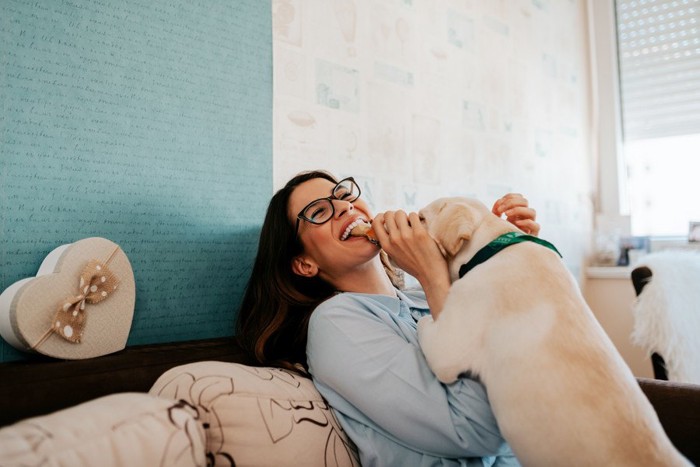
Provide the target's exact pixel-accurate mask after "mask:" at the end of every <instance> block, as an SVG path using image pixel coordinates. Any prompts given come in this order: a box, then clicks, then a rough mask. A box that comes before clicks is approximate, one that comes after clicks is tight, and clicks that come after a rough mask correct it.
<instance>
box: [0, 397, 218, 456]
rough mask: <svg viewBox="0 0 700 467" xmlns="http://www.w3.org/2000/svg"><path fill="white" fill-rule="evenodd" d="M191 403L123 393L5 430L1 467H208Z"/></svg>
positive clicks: (1, 436) (0, 449) (201, 432)
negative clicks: (165, 466) (34, 466)
mask: <svg viewBox="0 0 700 467" xmlns="http://www.w3.org/2000/svg"><path fill="white" fill-rule="evenodd" d="M197 417H198V415H197V411H196V409H195V408H194V407H192V406H190V405H189V404H187V403H186V402H183V401H178V402H175V401H173V400H169V399H160V398H157V397H154V396H151V395H148V394H140V393H120V394H113V395H110V396H105V397H101V398H99V399H94V400H92V401H89V402H85V403H83V404H80V405H76V406H74V407H70V408H68V409H64V410H60V411H57V412H54V413H51V414H49V415H43V416H40V417H33V418H28V419H26V420H22V421H20V422H17V423H15V424H14V425H10V426H8V427H5V428H3V429H0V465H2V466H21V465H22V466H25V465H54V466H71V467H80V466H86V467H87V466H95V465H99V466H105V467H110V466H114V467H117V466H124V465H128V466H153V465H155V466H158V465H167V466H178V467H185V466H204V465H206V457H205V450H204V442H205V440H204V430H203V429H202V426H201V424H199V423H198V422H197Z"/></svg>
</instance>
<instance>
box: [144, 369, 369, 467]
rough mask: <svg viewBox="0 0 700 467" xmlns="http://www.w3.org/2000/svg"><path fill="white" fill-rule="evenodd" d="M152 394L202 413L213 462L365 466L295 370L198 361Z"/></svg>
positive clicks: (170, 376)
mask: <svg viewBox="0 0 700 467" xmlns="http://www.w3.org/2000/svg"><path fill="white" fill-rule="evenodd" d="M150 392H151V394H156V395H158V396H159V397H170V398H173V399H183V400H185V401H187V402H189V403H190V404H192V405H194V406H195V407H196V408H197V409H198V411H199V414H200V416H201V418H202V422H203V424H204V428H205V430H206V432H207V434H206V439H207V447H206V450H207V457H208V458H209V463H210V464H213V465H244V466H299V465H304V466H329V467H330V466H359V465H360V464H359V460H358V456H357V451H356V449H355V446H354V445H353V444H352V443H351V441H350V440H349V439H348V437H347V435H346V434H345V432H344V431H343V430H342V428H341V427H340V425H339V424H338V421H337V420H336V418H335V416H334V415H333V413H332V412H331V410H330V408H329V407H328V405H327V404H326V402H325V401H324V400H323V398H322V397H321V395H320V394H319V393H318V391H317V390H316V388H315V387H314V385H313V383H312V382H311V380H310V379H308V378H305V377H302V376H300V375H297V374H295V373H293V372H289V371H285V370H281V369H277V368H257V367H250V366H246V365H241V364H238V363H225V362H197V363H191V364H188V365H182V366H178V367H175V368H173V369H171V370H169V371H167V372H165V373H164V374H163V375H162V376H161V377H160V378H159V379H158V381H156V383H155V384H154V385H153V387H152V388H151V391H150Z"/></svg>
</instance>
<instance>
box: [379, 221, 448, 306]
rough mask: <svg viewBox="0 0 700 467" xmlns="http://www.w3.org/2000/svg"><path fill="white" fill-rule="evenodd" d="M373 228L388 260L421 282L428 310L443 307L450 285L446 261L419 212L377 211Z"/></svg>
mask: <svg viewBox="0 0 700 467" xmlns="http://www.w3.org/2000/svg"><path fill="white" fill-rule="evenodd" d="M372 229H373V230H374V233H375V234H376V236H377V240H379V243H380V244H381V245H382V249H383V250H384V251H386V253H387V254H388V255H389V257H390V258H391V260H392V261H393V262H394V263H395V264H396V265H397V266H398V267H399V268H401V269H402V270H404V271H406V273H408V274H410V275H412V276H413V277H415V278H416V279H417V280H418V282H420V284H421V286H422V287H423V290H424V291H425V294H426V298H427V299H428V303H429V305H430V309H431V311H434V312H439V311H440V310H442V304H443V303H444V300H445V297H446V296H447V290H448V289H449V287H450V275H449V272H448V270H447V260H445V258H444V257H443V256H442V253H440V249H439V248H438V246H437V244H436V243H435V241H434V240H433V239H432V237H430V235H429V234H428V231H427V230H426V229H425V226H424V225H423V224H422V223H421V222H420V219H419V218H418V214H417V213H415V212H412V213H410V214H406V212H404V211H387V212H384V213H380V214H378V215H377V216H376V217H375V218H374V220H373V221H372Z"/></svg>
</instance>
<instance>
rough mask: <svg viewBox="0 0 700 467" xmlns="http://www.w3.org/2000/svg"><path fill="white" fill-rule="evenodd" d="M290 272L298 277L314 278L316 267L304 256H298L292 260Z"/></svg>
mask: <svg viewBox="0 0 700 467" xmlns="http://www.w3.org/2000/svg"><path fill="white" fill-rule="evenodd" d="M292 271H293V272H294V274H296V275H298V276H302V277H315V276H316V275H317V274H318V265H317V264H316V263H314V262H313V261H312V260H310V259H309V258H307V257H305V256H304V255H299V256H295V257H294V258H293V259H292Z"/></svg>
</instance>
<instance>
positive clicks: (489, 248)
mask: <svg viewBox="0 0 700 467" xmlns="http://www.w3.org/2000/svg"><path fill="white" fill-rule="evenodd" d="M522 242H534V243H539V244H540V245H542V246H545V247H547V248H549V249H550V250H553V251H555V252H556V253H557V254H558V255H559V257H561V253H559V250H557V249H556V247H555V246H554V245H552V244H551V243H549V242H548V241H547V240H542V239H541V238H537V237H533V236H532V235H526V234H524V233H520V232H508V233H507V234H503V235H501V236H500V237H498V238H496V239H495V240H493V241H492V242H491V243H489V244H488V245H486V246H485V247H483V248H482V249H481V250H479V251H477V252H476V254H475V255H474V257H473V258H472V259H470V260H469V262H468V263H466V264H463V265H462V267H461V268H459V277H460V278H461V277H463V276H464V275H465V274H466V273H468V272H469V271H471V270H472V269H474V268H475V267H477V266H478V265H480V264H481V263H483V262H484V261H486V260H487V259H489V258H491V257H492V256H493V255H495V254H496V253H498V252H499V251H501V250H502V249H504V248H507V247H509V246H511V245H515V244H516V243H522Z"/></svg>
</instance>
